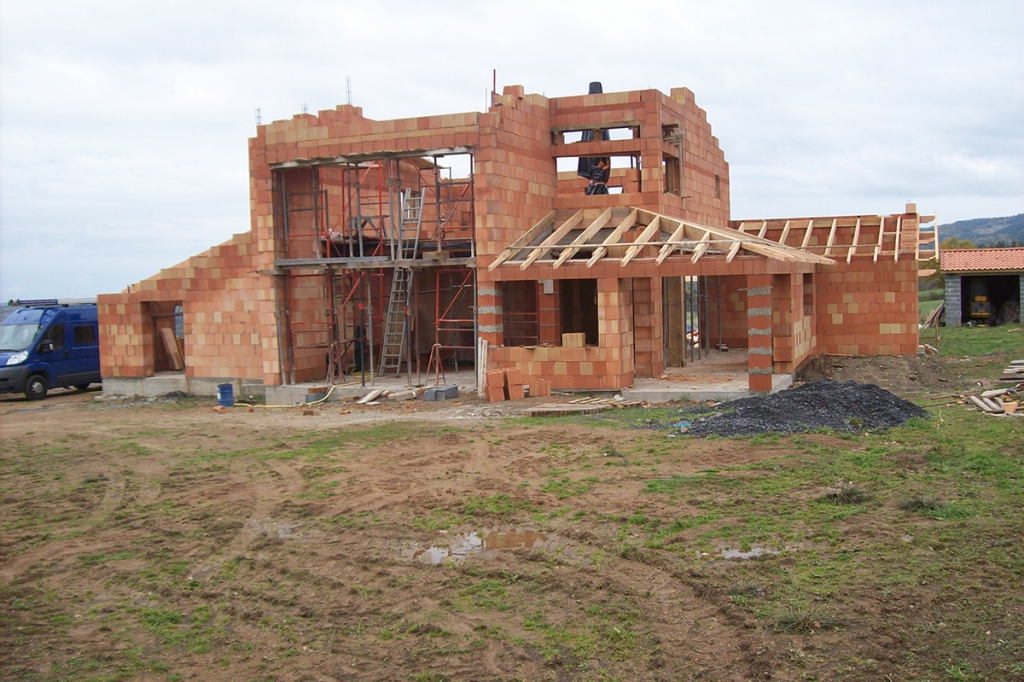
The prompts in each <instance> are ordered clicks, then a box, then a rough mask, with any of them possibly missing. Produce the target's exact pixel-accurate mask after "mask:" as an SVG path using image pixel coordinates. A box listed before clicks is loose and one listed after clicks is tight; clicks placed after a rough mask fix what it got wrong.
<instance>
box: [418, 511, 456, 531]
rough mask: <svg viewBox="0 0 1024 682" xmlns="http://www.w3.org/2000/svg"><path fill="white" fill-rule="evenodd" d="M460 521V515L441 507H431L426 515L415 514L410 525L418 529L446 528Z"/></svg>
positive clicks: (435, 529)
mask: <svg viewBox="0 0 1024 682" xmlns="http://www.w3.org/2000/svg"><path fill="white" fill-rule="evenodd" d="M461 521H462V517H461V516H458V515H456V514H452V513H451V512H447V511H445V510H443V509H431V510H430V513H429V514H427V515H426V516H417V517H414V518H413V520H412V525H413V526H415V527H416V528H419V529H420V530H429V531H437V530H448V529H449V528H451V527H452V526H454V525H455V524H457V523H460V522H461Z"/></svg>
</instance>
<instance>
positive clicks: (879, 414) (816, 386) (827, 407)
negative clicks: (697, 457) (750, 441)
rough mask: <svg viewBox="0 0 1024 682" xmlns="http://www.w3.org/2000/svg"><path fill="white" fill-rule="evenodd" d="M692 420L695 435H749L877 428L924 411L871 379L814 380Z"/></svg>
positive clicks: (724, 405) (897, 423) (922, 414)
mask: <svg viewBox="0 0 1024 682" xmlns="http://www.w3.org/2000/svg"><path fill="white" fill-rule="evenodd" d="M714 410H715V411H714V413H713V414H711V415H709V416H705V417H700V418H698V419H696V420H694V421H693V422H692V423H691V424H690V425H689V426H687V427H686V433H688V434H690V435H693V436H698V437H701V438H703V437H706V436H711V435H715V436H751V435H755V434H758V433H769V432H774V433H805V432H807V431H814V430H817V429H830V430H833V431H878V430H885V429H889V428H892V427H894V426H900V425H902V424H904V423H906V421H907V420H908V419H911V418H912V417H921V418H924V417H927V416H928V412H927V411H925V410H924V409H923V408H921V407H918V406H917V405H915V404H914V403H912V402H909V401H907V400H904V399H902V398H900V397H898V396H895V395H893V394H892V393H889V392H888V391H886V390H884V389H881V388H879V387H878V386H876V385H874V384H858V383H856V382H854V381H847V382H845V383H839V382H835V381H831V380H828V379H826V380H823V381H815V382H812V383H808V384H804V385H803V386H800V387H798V388H794V389H791V390H788V391H781V392H779V393H773V394H772V395H768V396H765V397H763V398H741V399H739V400H733V401H730V402H727V403H722V404H720V405H717V406H716V407H715V408H714Z"/></svg>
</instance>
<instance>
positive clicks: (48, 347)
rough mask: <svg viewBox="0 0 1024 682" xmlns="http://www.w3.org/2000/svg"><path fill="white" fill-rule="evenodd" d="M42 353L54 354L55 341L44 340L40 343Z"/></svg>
mask: <svg viewBox="0 0 1024 682" xmlns="http://www.w3.org/2000/svg"><path fill="white" fill-rule="evenodd" d="M39 352H40V353H52V352H53V341H51V340H50V339H43V340H42V341H40V342H39Z"/></svg>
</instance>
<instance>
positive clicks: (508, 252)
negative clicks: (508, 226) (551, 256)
mask: <svg viewBox="0 0 1024 682" xmlns="http://www.w3.org/2000/svg"><path fill="white" fill-rule="evenodd" d="M554 223H555V212H554V211H552V212H551V213H548V214H547V215H546V216H544V217H543V218H541V219H540V222H538V223H537V224H536V225H534V226H533V227H531V228H530V230H529V231H528V232H527V233H526V234H524V235H523V236H522V237H520V238H519V239H517V240H515V241H514V242H512V245H511V246H509V247H508V248H507V249H504V250H502V252H501V253H499V254H498V257H497V258H495V259H494V262H493V263H491V264H490V265H489V266H488V267H487V269H488V270H494V269H495V268H496V267H498V266H499V265H501V264H502V263H504V262H505V261H507V260H508V259H509V258H511V257H512V256H514V255H515V254H516V253H517V252H518V251H520V250H521V248H522V247H524V246H526V245H528V244H529V243H530V242H532V241H533V240H534V239H536V238H537V236H538V235H540V234H541V233H542V232H543V231H544V230H546V229H547V228H548V227H550V226H551V225H553V224H554Z"/></svg>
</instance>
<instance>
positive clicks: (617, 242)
mask: <svg viewBox="0 0 1024 682" xmlns="http://www.w3.org/2000/svg"><path fill="white" fill-rule="evenodd" d="M623 214H625V215H623ZM613 225H614V227H612V226H613ZM766 225H767V221H765V222H764V223H763V225H761V226H759V228H760V229H759V231H758V233H757V234H755V233H748V232H744V231H743V230H742V229H739V230H737V229H733V228H729V227H712V226H710V225H701V224H699V223H694V222H691V221H688V220H682V219H679V218H672V217H669V216H666V215H661V214H658V213H653V212H651V211H646V210H644V209H638V208H630V207H620V208H617V209H606V210H604V211H603V212H601V213H600V214H599V215H597V216H596V217H594V218H593V219H591V220H589V221H588V220H586V219H585V218H584V211H583V210H579V211H575V212H573V211H552V212H550V213H549V214H548V215H546V216H545V217H544V218H542V219H541V220H540V221H539V222H537V223H536V224H535V225H534V226H533V227H532V228H530V230H528V231H527V232H526V234H524V235H522V236H521V237H520V238H519V239H517V240H515V241H514V242H513V243H512V244H510V245H509V246H508V247H506V248H505V249H503V250H502V251H501V252H500V253H499V254H498V256H497V257H496V258H495V259H494V261H493V262H492V263H491V264H490V265H489V266H488V270H494V269H496V268H498V267H500V266H502V265H505V266H512V265H518V266H519V268H520V269H521V270H526V269H527V268H529V267H530V266H531V265H533V264H534V263H549V264H551V266H552V268H553V269H558V268H559V267H561V266H562V265H564V264H565V263H566V261H568V260H569V259H570V258H572V257H573V256H575V255H576V254H577V253H579V252H580V251H589V252H591V255H590V258H589V259H588V260H587V261H586V266H587V267H588V268H591V267H593V266H594V265H595V264H596V263H598V262H599V261H601V260H602V259H604V258H605V257H606V256H609V254H617V255H613V257H616V258H619V262H620V266H622V267H625V266H626V265H628V264H629V263H630V262H632V261H634V260H637V261H651V260H653V261H654V262H655V263H656V264H657V265H661V264H662V263H663V262H664V261H665V260H666V259H668V258H670V257H671V256H673V255H675V254H677V253H678V254H681V255H685V256H689V257H690V262H691V263H697V261H699V260H700V259H701V258H704V257H705V256H712V255H716V256H721V257H723V258H724V259H725V261H726V262H727V263H731V262H732V261H733V259H734V258H735V257H736V256H737V255H738V254H739V252H740V251H744V252H747V253H749V254H751V255H755V256H761V257H763V258H768V259H771V260H777V261H783V262H789V263H812V264H821V265H832V264H835V261H834V260H832V259H831V258H827V257H825V256H822V255H818V254H815V253H812V252H810V251H808V250H805V249H804V248H798V247H794V246H786V245H783V244H780V243H779V242H776V241H772V240H771V239H767V238H765V236H764V233H765V226H766ZM742 227H743V226H742V225H741V228H742ZM629 237H632V239H629ZM647 247H653V248H654V249H657V250H658V253H657V255H656V256H653V255H649V256H641V254H642V253H643V251H644V249H645V248H647ZM554 252H557V253H554ZM577 262H582V260H579V261H577Z"/></svg>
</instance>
